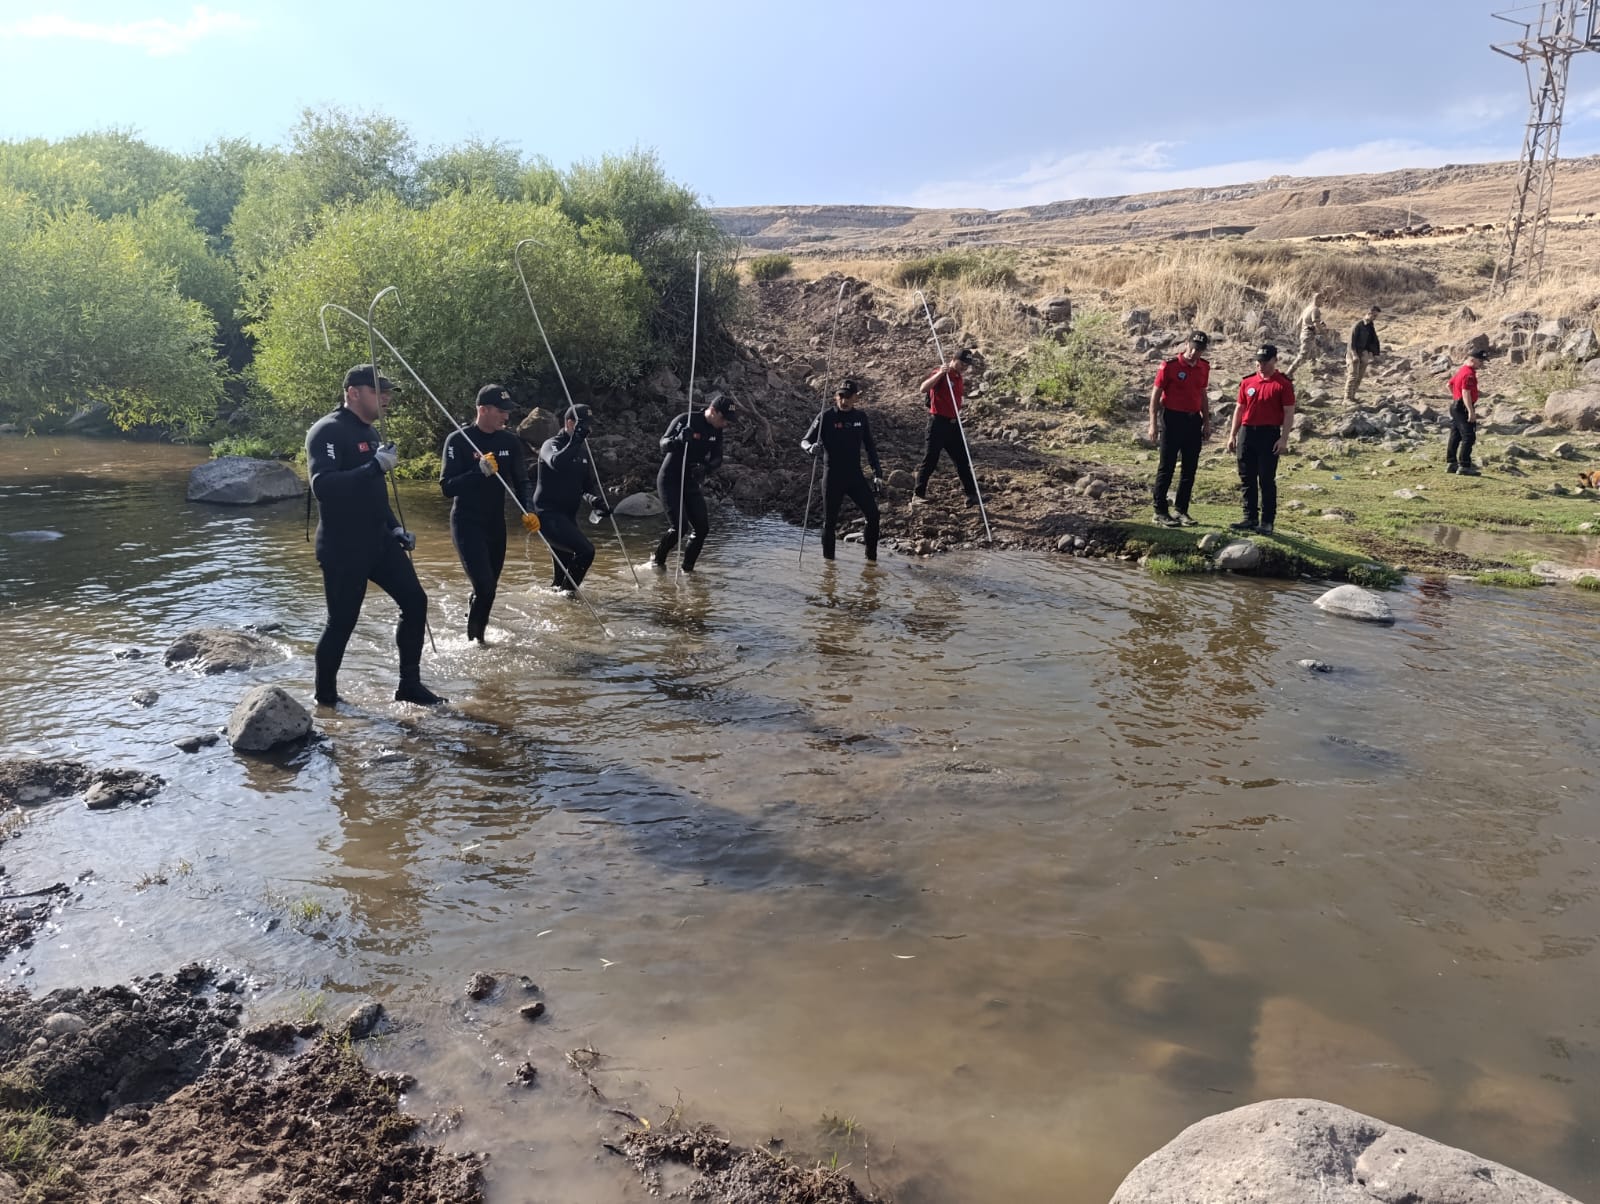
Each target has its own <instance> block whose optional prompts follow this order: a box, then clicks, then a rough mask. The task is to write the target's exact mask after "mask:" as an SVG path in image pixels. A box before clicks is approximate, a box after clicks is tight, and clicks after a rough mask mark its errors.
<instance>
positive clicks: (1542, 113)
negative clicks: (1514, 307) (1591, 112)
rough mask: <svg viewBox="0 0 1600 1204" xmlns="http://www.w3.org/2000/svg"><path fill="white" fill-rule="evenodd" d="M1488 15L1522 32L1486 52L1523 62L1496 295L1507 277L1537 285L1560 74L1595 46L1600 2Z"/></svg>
mask: <svg viewBox="0 0 1600 1204" xmlns="http://www.w3.org/2000/svg"><path fill="white" fill-rule="evenodd" d="M1494 15H1495V16H1496V17H1497V18H1499V19H1500V20H1502V21H1506V22H1509V23H1510V24H1512V25H1516V26H1519V27H1520V28H1521V30H1522V36H1521V37H1520V38H1517V39H1515V40H1514V41H1510V42H1502V43H1499V44H1497V45H1495V46H1494V47H1493V49H1494V50H1495V51H1496V52H1497V53H1499V54H1503V55H1505V56H1506V57H1507V58H1513V59H1516V60H1517V61H1518V62H1519V63H1521V64H1522V66H1523V69H1524V70H1525V71H1526V72H1527V74H1528V101H1529V112H1528V129H1527V133H1526V134H1525V135H1524V136H1523V139H1522V169H1521V171H1520V172H1519V173H1518V175H1517V188H1516V194H1515V195H1514V196H1513V197H1512V200H1511V215H1510V217H1509V218H1507V220H1506V228H1505V237H1504V239H1503V240H1502V243H1501V253H1500V261H1499V263H1498V264H1496V265H1495V273H1494V283H1493V284H1492V285H1491V286H1490V292H1491V294H1498V293H1503V292H1505V290H1506V288H1507V287H1508V286H1509V285H1510V284H1511V282H1512V281H1513V280H1518V279H1520V280H1523V281H1526V282H1527V283H1529V284H1537V283H1538V282H1539V277H1540V276H1541V275H1542V274H1543V272H1544V244H1545V236H1546V234H1547V233H1548V232H1549V227H1550V201H1551V198H1552V196H1553V195H1554V193H1555V182H1556V181H1555V167H1556V157H1557V156H1556V153H1557V150H1558V149H1559V147H1560V144H1561V115H1562V111H1563V110H1564V109H1565V108H1566V103H1567V72H1568V70H1569V69H1570V68H1571V66H1572V56H1573V55H1574V54H1577V53H1579V52H1581V51H1584V50H1600V0H1545V2H1544V3H1541V4H1534V5H1528V6H1526V7H1523V8H1518V9H1511V10H1508V11H1506V12H1501V13H1495V14H1494Z"/></svg>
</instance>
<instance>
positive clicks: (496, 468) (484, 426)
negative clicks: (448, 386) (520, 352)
mask: <svg viewBox="0 0 1600 1204" xmlns="http://www.w3.org/2000/svg"><path fill="white" fill-rule="evenodd" d="M510 415H511V393H510V391H509V390H508V389H505V388H504V387H502V386H500V385H484V386H483V388H481V389H479V390H478V417H477V421H476V422H474V423H473V425H472V426H470V427H468V428H467V429H466V431H465V433H463V432H461V431H453V432H451V434H450V436H449V438H447V439H446V440H445V441H444V449H443V450H442V451H441V452H440V453H439V489H440V491H441V492H442V493H443V494H444V495H445V497H447V498H450V499H452V501H451V503H450V539H451V541H452V542H453V543H454V544H455V545H456V555H457V556H459V557H460V558H461V567H462V568H463V569H465V570H466V574H467V580H468V581H470V582H471V583H472V593H471V594H470V595H469V596H468V599H467V639H469V640H477V641H478V643H480V644H481V643H483V642H484V639H485V636H486V634H487V633H488V629H489V611H490V609H491V608H492V607H493V606H494V598H495V594H496V592H498V590H499V587H500V570H501V569H503V568H504V567H505V563H506V490H505V486H504V485H502V484H501V483H500V481H499V480H497V479H496V478H497V477H499V476H501V475H502V474H503V475H504V478H505V480H506V481H507V482H509V483H510V485H511V488H512V490H513V491H514V492H515V493H516V495H517V500H518V501H519V502H521V503H522V507H523V509H524V510H525V511H526V510H531V509H532V508H533V498H532V494H531V491H530V489H529V484H528V463H527V458H526V457H525V456H524V454H523V451H522V440H521V439H519V438H517V436H516V435H515V434H513V433H512V432H511V431H508V430H507V429H506V422H507V421H508V420H509V418H510ZM469 440H470V442H469ZM522 521H523V526H524V527H526V528H527V529H528V530H529V531H537V530H538V529H539V525H538V523H536V522H534V523H530V522H529V521H528V516H527V514H524V515H523V520H522Z"/></svg>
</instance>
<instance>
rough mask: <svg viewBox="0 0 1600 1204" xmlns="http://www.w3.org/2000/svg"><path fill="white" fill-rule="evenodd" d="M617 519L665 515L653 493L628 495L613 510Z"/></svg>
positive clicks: (658, 499)
mask: <svg viewBox="0 0 1600 1204" xmlns="http://www.w3.org/2000/svg"><path fill="white" fill-rule="evenodd" d="M613 513H615V514H616V515H617V516H618V517H619V518H655V517H656V516H658V515H661V514H665V513H666V509H665V508H664V507H663V506H662V505H661V499H660V498H658V497H657V496H656V495H655V494H653V493H643V492H640V493H630V494H629V495H628V496H627V497H625V498H623V499H622V500H621V501H620V502H618V503H617V504H616V507H615V508H614V510H613Z"/></svg>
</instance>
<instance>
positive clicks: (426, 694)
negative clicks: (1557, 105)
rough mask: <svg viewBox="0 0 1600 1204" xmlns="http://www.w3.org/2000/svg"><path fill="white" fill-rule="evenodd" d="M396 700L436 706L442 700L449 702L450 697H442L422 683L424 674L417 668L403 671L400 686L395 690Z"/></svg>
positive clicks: (424, 705)
mask: <svg viewBox="0 0 1600 1204" xmlns="http://www.w3.org/2000/svg"><path fill="white" fill-rule="evenodd" d="M394 700H395V701H396V702H414V703H416V704H417V705H418V706H423V707H434V706H438V705H439V704H440V703H441V702H449V701H450V700H449V699H448V698H441V697H440V696H439V695H437V694H435V693H434V692H433V691H432V690H430V689H428V687H427V686H425V685H423V684H422V674H421V672H420V671H418V670H416V669H412V670H409V671H404V670H403V671H402V672H401V674H400V686H399V688H398V689H396V690H395V692H394Z"/></svg>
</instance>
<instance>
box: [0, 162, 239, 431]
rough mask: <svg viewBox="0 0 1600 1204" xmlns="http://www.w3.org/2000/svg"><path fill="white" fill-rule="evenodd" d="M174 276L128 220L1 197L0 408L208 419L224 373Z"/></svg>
mask: <svg viewBox="0 0 1600 1204" xmlns="http://www.w3.org/2000/svg"><path fill="white" fill-rule="evenodd" d="M175 275H176V272H175V270H174V269H173V268H171V267H168V266H165V265H162V264H159V263H157V262H156V261H155V260H153V259H152V258H151V257H150V256H149V255H147V254H146V253H145V250H144V248H143V247H142V246H141V245H140V241H139V239H138V238H137V237H135V235H134V231H133V226H132V223H130V222H126V221H121V222H107V221H103V220H101V219H100V218H99V217H98V216H97V215H96V214H95V213H93V212H92V211H91V210H90V209H89V207H88V205H87V204H81V205H79V206H77V207H76V208H72V209H68V210H65V211H63V212H60V213H47V212H45V211H43V210H42V209H40V208H38V207H37V206H36V205H30V204H29V203H28V202H26V201H24V200H22V199H21V198H19V196H18V195H17V194H16V193H15V192H12V193H10V194H8V195H5V196H0V279H3V280H4V281H5V282H6V284H5V287H4V288H3V289H0V414H3V415H4V416H5V419H6V420H7V421H12V422H18V423H22V424H27V425H35V424H41V423H43V424H48V423H50V422H51V421H52V420H56V419H60V418H63V417H66V416H69V415H71V414H72V413H73V412H75V411H76V410H77V409H78V408H79V407H81V406H83V405H86V404H89V403H95V402H99V403H104V404H105V405H106V406H107V407H108V409H109V413H110V416H111V417H112V419H113V420H114V421H115V422H117V423H118V424H119V425H120V426H123V427H125V428H126V427H131V426H136V425H139V424H159V425H163V426H166V427H168V428H172V429H183V430H194V429H197V428H199V427H200V426H202V425H203V424H205V423H206V422H208V421H209V420H210V419H211V418H212V417H213V415H214V414H215V411H216V406H217V403H218V401H219V399H220V398H221V396H222V385H223V377H224V371H223V368H222V366H221V365H220V364H219V363H218V362H217V360H216V358H215V357H214V355H213V353H212V340H213V338H214V337H215V334H216V326H215V323H214V322H213V321H212V319H211V317H210V315H209V314H207V313H206V311H205V309H204V307H203V306H201V305H200V304H199V302H196V301H191V300H187V299H185V298H184V297H181V296H180V295H179V294H178V290H177V288H176V287H175V286H174V279H175Z"/></svg>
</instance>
